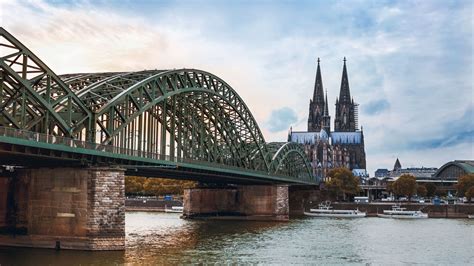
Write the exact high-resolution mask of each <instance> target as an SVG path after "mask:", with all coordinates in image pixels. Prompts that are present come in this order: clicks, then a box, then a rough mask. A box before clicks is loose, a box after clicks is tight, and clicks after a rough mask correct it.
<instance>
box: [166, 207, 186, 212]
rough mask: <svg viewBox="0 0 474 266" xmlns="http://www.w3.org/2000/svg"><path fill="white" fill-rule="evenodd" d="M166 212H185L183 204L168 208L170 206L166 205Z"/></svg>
mask: <svg viewBox="0 0 474 266" xmlns="http://www.w3.org/2000/svg"><path fill="white" fill-rule="evenodd" d="M165 212H177V213H181V212H183V206H172V207H171V208H168V207H166V206H165Z"/></svg>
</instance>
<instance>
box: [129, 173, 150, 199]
mask: <svg viewBox="0 0 474 266" xmlns="http://www.w3.org/2000/svg"><path fill="white" fill-rule="evenodd" d="M145 180H146V178H145V177H139V176H126V177H125V194H128V195H137V194H142V193H143V185H144V184H145Z"/></svg>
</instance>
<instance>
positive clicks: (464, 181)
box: [456, 174, 474, 197]
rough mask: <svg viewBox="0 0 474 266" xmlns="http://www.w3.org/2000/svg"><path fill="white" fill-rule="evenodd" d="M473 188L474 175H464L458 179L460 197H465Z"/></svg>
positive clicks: (457, 186)
mask: <svg viewBox="0 0 474 266" xmlns="http://www.w3.org/2000/svg"><path fill="white" fill-rule="evenodd" d="M471 187H474V174H467V175H462V176H460V177H459V178H458V184H457V185H456V188H457V189H458V196H460V197H463V196H464V195H465V193H466V192H467V191H468V190H470V189H471Z"/></svg>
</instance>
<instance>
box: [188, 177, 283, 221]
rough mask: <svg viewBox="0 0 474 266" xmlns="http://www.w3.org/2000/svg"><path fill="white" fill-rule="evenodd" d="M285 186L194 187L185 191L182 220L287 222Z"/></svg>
mask: <svg viewBox="0 0 474 266" xmlns="http://www.w3.org/2000/svg"><path fill="white" fill-rule="evenodd" d="M288 216H289V197H288V186H285V185H248V186H244V185H242V186H236V187H229V188H193V189H187V190H185V191H184V213H183V217H184V218H212V219H242V220H268V221H270V220H272V221H288V218H289V217H288Z"/></svg>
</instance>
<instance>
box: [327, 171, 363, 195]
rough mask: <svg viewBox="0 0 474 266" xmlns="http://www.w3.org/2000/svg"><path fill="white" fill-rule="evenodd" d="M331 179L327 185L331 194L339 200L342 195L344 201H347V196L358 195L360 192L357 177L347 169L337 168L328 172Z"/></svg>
mask: <svg viewBox="0 0 474 266" xmlns="http://www.w3.org/2000/svg"><path fill="white" fill-rule="evenodd" d="M327 175H328V177H330V180H329V182H328V183H327V188H328V190H329V192H331V193H332V194H333V195H335V196H336V199H339V196H340V195H342V197H343V199H344V200H345V199H346V196H347V195H356V194H357V193H358V192H359V179H358V178H357V177H355V176H354V175H353V174H352V172H351V171H350V170H349V169H347V168H343V167H341V168H335V169H332V170H331V171H329V172H328V174H327Z"/></svg>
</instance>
